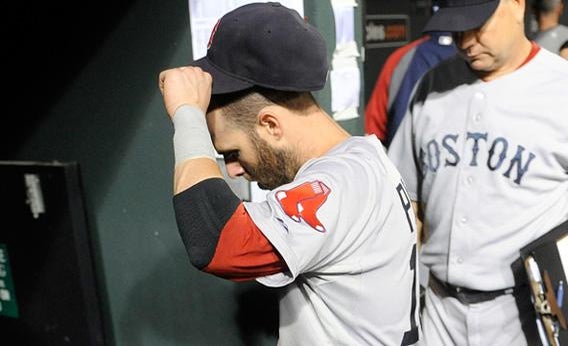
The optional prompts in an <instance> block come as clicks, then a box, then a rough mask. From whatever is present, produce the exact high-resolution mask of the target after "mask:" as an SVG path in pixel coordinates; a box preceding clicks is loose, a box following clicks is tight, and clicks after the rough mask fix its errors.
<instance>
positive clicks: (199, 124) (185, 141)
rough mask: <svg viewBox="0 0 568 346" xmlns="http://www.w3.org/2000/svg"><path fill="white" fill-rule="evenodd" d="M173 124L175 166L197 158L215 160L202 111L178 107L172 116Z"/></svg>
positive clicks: (186, 106) (194, 108) (195, 108)
mask: <svg viewBox="0 0 568 346" xmlns="http://www.w3.org/2000/svg"><path fill="white" fill-rule="evenodd" d="M173 123H174V130H175V131H174V156H175V164H176V166H177V165H179V164H180V163H182V162H184V161H186V160H189V159H195V158H198V157H209V158H211V159H212V160H216V159H215V148H214V147H213V142H211V136H210V135H209V130H208V129H207V121H206V120H205V114H203V111H201V110H200V109H199V108H197V107H194V106H190V105H183V106H180V107H179V108H178V109H176V112H175V114H174V116H173Z"/></svg>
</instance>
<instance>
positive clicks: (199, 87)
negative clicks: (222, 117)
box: [159, 66, 212, 116]
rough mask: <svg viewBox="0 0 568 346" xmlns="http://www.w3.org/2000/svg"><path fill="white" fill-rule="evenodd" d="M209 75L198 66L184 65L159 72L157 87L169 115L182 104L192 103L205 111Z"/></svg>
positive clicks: (209, 95)
mask: <svg viewBox="0 0 568 346" xmlns="http://www.w3.org/2000/svg"><path fill="white" fill-rule="evenodd" d="M211 84H212V78H211V75H210V74H209V73H207V72H204V71H203V70H202V69H200V68H199V67H193V66H184V67H177V68H173V69H169V70H164V71H162V72H161V73H160V77H159V87H160V92H161V93H162V95H163V97H164V105H165V107H166V111H167V112H168V114H169V115H170V116H173V115H174V113H175V111H176V109H178V107H179V106H182V105H192V106H196V107H198V108H200V109H201V110H203V112H206V111H207V107H208V106H209V101H210V99H211Z"/></svg>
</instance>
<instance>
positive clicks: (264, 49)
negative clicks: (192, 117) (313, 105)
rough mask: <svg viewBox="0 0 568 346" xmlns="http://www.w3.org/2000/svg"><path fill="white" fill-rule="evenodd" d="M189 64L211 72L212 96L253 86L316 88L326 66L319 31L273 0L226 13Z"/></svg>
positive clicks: (293, 11) (301, 89) (323, 47)
mask: <svg viewBox="0 0 568 346" xmlns="http://www.w3.org/2000/svg"><path fill="white" fill-rule="evenodd" d="M190 65H193V66H199V67H201V68H202V69H203V70H204V71H206V72H208V73H209V74H211V76H212V78H213V86H212V94H213V95H216V94H225V93H230V92H236V91H240V90H244V89H248V88H251V87H253V86H260V87H265V88H271V89H275V90H282V91H315V90H320V89H323V87H324V86H325V83H326V80H327V74H328V69H329V64H328V59H327V48H326V43H325V40H324V38H323V36H322V35H321V33H319V32H318V31H317V30H316V28H315V27H313V26H312V25H310V24H309V23H308V22H307V21H306V20H304V18H302V17H301V16H300V14H299V13H298V12H297V11H295V10H293V9H290V8H287V7H285V6H282V5H281V4H280V3H278V2H262V3H251V4H247V5H244V6H241V7H238V8H236V9H234V10H233V11H230V12H228V13H226V14H225V15H224V16H223V17H221V19H219V21H218V22H217V24H216V25H215V27H214V28H213V31H212V32H211V37H210V39H209V43H208V45H207V55H206V56H205V57H203V58H201V59H199V60H196V61H194V62H193V63H191V64H190Z"/></svg>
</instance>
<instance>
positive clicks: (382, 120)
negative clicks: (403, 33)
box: [365, 37, 425, 141]
mask: <svg viewBox="0 0 568 346" xmlns="http://www.w3.org/2000/svg"><path fill="white" fill-rule="evenodd" d="M424 39H425V38H424V37H421V38H419V39H417V40H414V41H412V42H410V43H408V44H406V45H404V46H402V47H399V48H397V49H396V50H395V51H394V52H392V53H391V55H389V57H388V58H387V60H386V61H385V63H384V65H383V67H382V69H381V73H380V74H379V78H378V79H377V82H376V83H375V87H374V88H373V92H372V93H371V97H370V98H369V101H368V102H367V107H366V108H365V134H373V133H374V134H375V135H377V137H378V138H379V139H380V140H381V141H384V140H385V138H386V136H387V113H388V100H389V95H388V90H389V85H390V81H391V77H392V73H393V71H394V69H395V68H396V66H397V65H398V63H399V61H400V59H402V57H403V56H404V54H406V52H408V51H409V50H410V49H412V47H414V46H416V45H417V44H419V43H420V42H422V41H423V40H424Z"/></svg>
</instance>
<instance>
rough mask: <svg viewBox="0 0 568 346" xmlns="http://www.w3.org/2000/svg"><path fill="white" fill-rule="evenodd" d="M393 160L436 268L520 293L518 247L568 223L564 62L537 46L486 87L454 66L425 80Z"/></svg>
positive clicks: (457, 278)
mask: <svg viewBox="0 0 568 346" xmlns="http://www.w3.org/2000/svg"><path fill="white" fill-rule="evenodd" d="M449 76H450V77H449ZM449 80H450V81H452V82H449ZM389 157H390V158H391V159H392V160H393V161H394V162H395V164H396V165H397V167H398V168H399V171H400V172H401V173H402V176H403V177H404V179H405V181H406V183H407V186H408V189H409V193H410V196H411V198H412V199H413V200H417V201H420V202H421V203H423V206H424V210H425V215H426V216H425V220H424V225H425V227H426V228H427V229H428V230H429V232H430V236H429V238H428V239H427V240H426V241H425V243H424V245H423V248H422V253H421V260H422V262H423V263H424V264H425V265H427V266H428V267H429V268H430V271H431V272H432V273H434V274H435V275H436V276H437V277H438V278H440V279H442V280H445V281H447V282H450V283H452V284H454V285H458V286H463V287H467V288H471V289H478V290H495V289H502V288H506V287H511V286H514V285H515V282H514V278H513V271H512V269H511V263H512V262H513V261H514V260H515V259H516V258H518V257H519V249H520V248H521V247H523V246H524V245H526V244H528V243H529V242H531V241H532V240H534V239H536V238H537V237H539V236H540V235H542V234H544V233H545V232H546V231H548V230H550V229H552V228H553V227H554V226H556V225H557V224H559V223H560V222H562V221H563V220H566V219H567V218H568V62H567V61H565V60H563V59H561V58H560V57H559V56H558V55H554V54H553V53H550V52H549V51H547V50H544V49H540V51H539V52H538V53H537V54H536V56H534V57H533V58H532V59H531V60H530V61H529V62H527V63H526V64H525V65H524V66H523V67H522V68H520V69H518V70H516V71H514V72H513V73H510V74H508V75H505V76H502V77H500V78H497V79H495V80H492V81H490V82H483V81H481V80H479V79H478V78H477V77H476V76H475V75H474V74H473V72H472V71H471V70H470V69H469V68H468V67H467V65H466V64H465V62H464V61H463V60H460V58H459V57H456V58H453V59H450V60H449V61H447V62H445V63H443V64H442V65H440V66H439V67H437V68H436V69H434V70H433V71H430V72H429V73H428V74H427V75H426V76H425V77H424V78H423V79H422V81H421V83H420V85H419V87H418V88H417V89H416V93H415V94H414V98H413V100H412V102H411V104H410V106H409V111H408V113H407V115H406V116H405V119H404V120H403V123H402V125H401V127H400V128H399V130H398V132H397V135H396V136H395V139H394V140H393V142H392V145H391V146H390V148H389Z"/></svg>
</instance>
